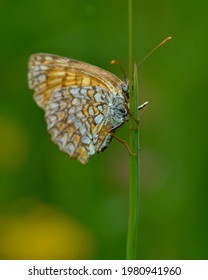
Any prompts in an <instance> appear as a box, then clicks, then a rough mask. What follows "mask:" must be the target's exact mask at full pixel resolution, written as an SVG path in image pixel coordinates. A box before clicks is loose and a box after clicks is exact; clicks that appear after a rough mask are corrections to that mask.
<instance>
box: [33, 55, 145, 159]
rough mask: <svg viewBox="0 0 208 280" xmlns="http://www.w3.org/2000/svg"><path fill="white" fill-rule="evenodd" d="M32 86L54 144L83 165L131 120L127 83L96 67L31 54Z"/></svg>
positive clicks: (55, 56) (55, 57) (51, 56)
mask: <svg viewBox="0 0 208 280" xmlns="http://www.w3.org/2000/svg"><path fill="white" fill-rule="evenodd" d="M28 82H29V88H30V89H33V90H34V95H33V97H34V100H35V102H36V103H37V105H38V106H39V107H41V108H42V109H43V110H44V112H45V119H46V123H47V129H48V131H49V133H50V134H51V138H52V141H53V142H54V143H55V144H57V145H58V146H59V148H60V150H61V151H63V152H65V153H67V154H68V155H69V156H70V158H73V159H77V160H79V161H80V162H81V163H83V164H85V163H87V162H88V160H89V158H90V156H92V155H93V154H95V153H96V152H97V153H101V152H102V151H103V150H104V149H106V148H107V147H108V145H109V143H110V142H111V140H112V137H113V136H114V133H115V131H116V129H117V128H119V127H120V126H121V125H123V124H124V123H125V122H126V121H128V119H129V98H128V96H129V89H128V81H127V80H125V81H122V80H120V79H119V78H118V77H117V76H115V75H113V74H112V73H110V72H108V71H106V70H103V69H101V68H99V67H97V66H94V65H91V64H88V63H85V62H82V61H78V60H75V59H71V58H65V57H61V56H57V55H51V54H44V53H38V54H33V55H32V56H31V57H30V58H29V70H28ZM141 107H142V106H140V107H139V109H140V108H141Z"/></svg>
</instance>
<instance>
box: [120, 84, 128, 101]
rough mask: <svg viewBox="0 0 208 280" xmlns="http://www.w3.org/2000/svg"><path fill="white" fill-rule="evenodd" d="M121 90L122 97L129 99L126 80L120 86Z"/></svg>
mask: <svg viewBox="0 0 208 280" xmlns="http://www.w3.org/2000/svg"><path fill="white" fill-rule="evenodd" d="M121 89H122V91H123V94H124V96H126V97H127V98H129V81H128V80H127V79H126V80H125V81H124V82H123V83H122V84H121Z"/></svg>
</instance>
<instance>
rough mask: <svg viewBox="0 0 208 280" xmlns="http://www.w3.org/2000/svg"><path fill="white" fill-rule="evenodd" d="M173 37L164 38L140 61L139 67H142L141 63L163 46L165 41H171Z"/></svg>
mask: <svg viewBox="0 0 208 280" xmlns="http://www.w3.org/2000/svg"><path fill="white" fill-rule="evenodd" d="M171 39H172V37H171V36H169V37H167V38H166V39H165V40H163V41H162V42H161V43H160V44H158V45H157V46H156V47H154V48H153V49H152V50H151V51H150V52H149V53H148V54H147V55H146V56H145V57H144V58H143V59H142V60H141V61H140V62H139V63H138V68H139V67H140V65H141V64H142V63H143V62H144V61H145V60H146V59H147V58H148V57H149V56H150V55H151V54H152V53H153V52H154V51H156V50H157V49H158V48H159V47H161V46H162V45H164V44H165V43H167V42H168V41H170V40H171Z"/></svg>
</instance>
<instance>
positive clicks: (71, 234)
mask: <svg viewBox="0 0 208 280" xmlns="http://www.w3.org/2000/svg"><path fill="white" fill-rule="evenodd" d="M127 7H128V4H127V1H124V0H115V1H112V0H105V1H97V0H96V1H95V0H89V1H84V0H78V1H72V0H59V1H51V0H50V1H49V0H42V1H38V0H36V1H34V0H32V1H26V0H19V1H15V0H5V1H3V0H1V1H0V35H1V39H0V41H1V44H0V57H1V67H0V72H1V73H0V87H1V92H0V96H1V102H0V133H1V137H0V258H1V259H124V258H125V249H126V231H127V218H128V168H129V155H128V153H127V151H126V149H125V148H124V147H123V145H121V144H120V143H119V142H118V141H116V140H114V141H113V142H112V143H111V145H110V146H109V148H108V149H107V150H106V151H105V152H104V153H102V154H101V155H95V156H93V157H92V158H91V159H90V161H89V163H88V164H87V165H81V164H80V163H79V162H77V161H74V160H70V159H69V158H68V156H67V155H66V154H64V153H62V152H60V151H59V150H58V148H57V146H55V145H54V144H52V143H51V141H50V136H49V134H48V132H47V130H46V124H45V121H44V115H43V111H42V110H40V109H39V108H38V107H37V106H36V104H35V102H34V101H33V98H32V91H30V90H29V89H28V85H27V60H28V57H29V56H30V55H31V54H32V53H36V52H47V53H52V54H58V55H62V56H66V57H72V58H75V59H78V60H82V61H86V62H89V63H91V64H95V65H97V66H99V67H101V68H104V69H107V70H109V71H111V72H113V73H115V74H116V75H119V76H120V77H121V78H123V77H122V74H121V73H120V70H119V69H118V67H116V66H114V65H111V64H110V61H111V60H112V59H118V60H119V61H121V63H122V64H123V66H124V68H125V69H126V71H127V70H128V42H127V40H128V15H127V14H128V12H127ZM207 8H208V4H207V2H206V1H197V2H196V1H179V0H174V1H173V0H166V1H162V0H159V1H153V0H150V1H134V53H135V59H136V61H137V62H138V61H139V60H141V59H142V57H144V56H145V55H146V54H147V52H148V51H150V50H151V49H152V48H153V47H154V46H155V45H156V44H158V43H159V42H160V41H162V40H163V39H164V38H165V37H167V36H169V35H172V36H173V40H172V41H171V42H169V43H168V44H167V45H165V46H163V47H162V48H161V49H160V50H158V51H157V52H156V53H154V55H152V56H151V57H150V58H149V59H148V61H146V62H145V63H144V64H143V65H142V66H141V68H140V73H139V74H140V77H139V82H140V102H143V101H145V100H148V101H149V106H148V110H147V111H146V112H145V114H144V116H143V118H142V122H141V126H140V136H141V138H140V142H141V183H142V185H141V191H140V225H139V235H138V258H139V259H207V258H208V218H207V216H208V202H207V201H208V180H207V178H208V168H207V166H208V164H207V143H208V139H207V138H208V137H207V102H208V94H207V84H208V82H207V56H208V55H207V41H208V36H207V26H208V20H207ZM128 133H129V130H128V124H126V125H124V126H123V127H122V128H120V129H119V131H118V133H117V135H118V136H119V137H121V138H123V139H128Z"/></svg>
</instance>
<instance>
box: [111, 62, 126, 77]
mask: <svg viewBox="0 0 208 280" xmlns="http://www.w3.org/2000/svg"><path fill="white" fill-rule="evenodd" d="M111 64H117V65H119V68H120V70H121V72H122V73H123V75H124V79H125V81H126V73H125V71H124V68H123V67H122V65H121V64H120V62H119V61H118V60H115V59H113V60H111Z"/></svg>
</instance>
